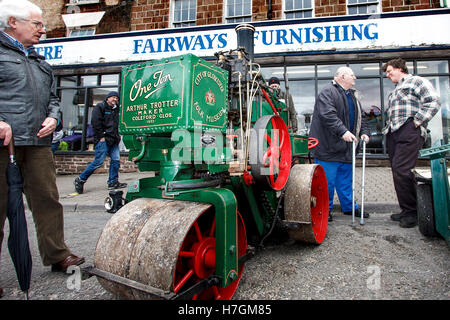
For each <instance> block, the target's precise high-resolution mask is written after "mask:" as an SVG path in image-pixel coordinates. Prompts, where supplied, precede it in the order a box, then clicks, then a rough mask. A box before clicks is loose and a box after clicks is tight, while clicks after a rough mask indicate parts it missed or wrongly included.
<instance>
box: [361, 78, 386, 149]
mask: <svg viewBox="0 0 450 320" xmlns="http://www.w3.org/2000/svg"><path fill="white" fill-rule="evenodd" d="M354 89H355V90H356V91H355V95H356V97H357V98H358V100H359V101H360V102H361V107H362V111H363V112H364V115H365V117H366V120H367V125H368V126H369V130H370V141H369V144H368V145H367V148H368V149H367V152H370V153H382V152H383V134H382V133H381V131H382V129H383V126H384V124H383V120H382V106H381V93H380V91H381V90H380V80H379V78H372V79H357V80H356V81H355V86H354Z"/></svg>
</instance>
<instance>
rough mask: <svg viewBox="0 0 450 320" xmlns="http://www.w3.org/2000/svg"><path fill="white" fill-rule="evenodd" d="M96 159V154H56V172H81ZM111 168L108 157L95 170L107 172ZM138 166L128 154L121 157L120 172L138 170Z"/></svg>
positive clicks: (96, 171) (62, 173)
mask: <svg viewBox="0 0 450 320" xmlns="http://www.w3.org/2000/svg"><path fill="white" fill-rule="evenodd" d="M93 160H94V154H56V155H55V166H56V174H61V175H64V174H80V173H81V172H83V170H84V169H86V166H87V165H88V164H89V162H92V161H93ZM108 170H109V158H106V160H105V162H104V163H103V166H101V167H100V168H98V169H97V170H95V172H94V174H95V173H107V172H108ZM136 171H138V168H137V166H136V165H135V164H134V162H132V161H129V160H128V156H127V155H121V157H120V170H119V172H136Z"/></svg>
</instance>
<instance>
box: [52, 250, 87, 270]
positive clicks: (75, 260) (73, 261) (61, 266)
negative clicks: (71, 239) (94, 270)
mask: <svg viewBox="0 0 450 320" xmlns="http://www.w3.org/2000/svg"><path fill="white" fill-rule="evenodd" d="M83 263H84V258H83V257H81V258H80V257H77V256H76V255H74V254H70V255H69V256H68V257H67V258H65V259H64V260H62V261H60V262H58V263H55V264H52V271H62V272H66V270H67V268H68V267H70V266H79V265H80V264H83Z"/></svg>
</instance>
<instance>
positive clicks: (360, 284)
mask: <svg viewBox="0 0 450 320" xmlns="http://www.w3.org/2000/svg"><path fill="white" fill-rule="evenodd" d="M151 175H152V173H151V172H144V173H140V172H134V173H120V174H119V180H120V181H121V182H126V183H128V184H129V185H130V184H132V182H133V181H135V180H137V179H139V178H142V177H146V176H151ZM365 176H366V179H365V180H366V181H365V208H367V211H368V212H370V213H371V217H370V219H368V220H367V223H366V224H365V225H362V226H361V225H360V224H359V223H354V224H353V223H352V222H351V217H348V216H345V215H343V214H342V213H341V212H339V205H338V200H337V201H336V206H335V208H334V210H333V211H336V212H335V213H334V214H333V217H334V219H333V222H331V223H329V224H328V227H327V235H326V238H325V240H324V242H323V243H322V244H321V245H320V246H317V245H312V244H307V243H301V242H295V241H293V240H290V239H289V238H288V237H287V236H286V235H284V236H283V235H282V234H281V235H279V236H277V237H275V236H274V237H270V238H268V239H267V241H266V242H265V243H264V246H263V247H262V248H260V249H259V250H258V252H257V254H256V255H255V256H254V257H253V258H252V259H250V260H249V261H247V262H246V264H245V270H244V273H243V276H242V279H241V281H240V283H239V288H238V289H237V292H236V293H235V295H234V297H233V299H234V300H235V301H236V300H244V303H245V301H246V300H256V302H257V301H258V300H271V301H270V302H264V303H265V304H269V305H272V304H274V303H275V302H274V301H273V300H353V299H358V300H359V299H361V300H405V299H406V300H450V290H449V288H450V259H449V253H450V251H449V246H448V244H447V242H446V241H445V240H444V239H442V238H428V237H425V236H423V235H422V234H421V233H420V232H419V230H418V228H417V227H416V228H408V229H406V228H400V227H399V226H398V223H394V222H393V221H391V220H390V218H389V216H390V214H391V213H392V212H399V211H400V209H399V207H398V204H397V198H396V196H395V192H394V189H393V183H392V176H391V170H390V168H387V167H367V168H366V172H365ZM75 178H76V176H75V175H59V176H57V184H58V187H59V192H60V201H61V203H62V204H63V206H64V235H65V240H66V244H67V245H68V247H69V248H70V250H71V251H72V252H73V253H75V254H77V255H79V256H83V257H85V258H86V262H85V264H83V267H86V266H92V265H94V253H95V252H96V247H97V241H98V239H99V237H100V234H101V232H102V231H103V229H104V227H105V225H106V223H107V222H108V221H109V220H110V219H111V217H114V215H111V214H109V213H107V212H106V211H105V209H104V207H103V202H104V199H105V197H106V196H107V195H108V193H109V191H108V189H107V186H106V181H107V178H108V175H107V174H94V175H92V176H91V177H90V178H89V180H88V181H87V183H86V184H85V192H84V193H83V194H81V195H73V193H74V186H73V181H74V179H75ZM360 181H361V168H357V172H356V185H357V187H356V192H357V195H356V199H357V200H358V203H360V199H361V184H360ZM123 190H124V191H125V192H126V189H123ZM25 203H26V202H25ZM26 216H27V221H28V232H29V241H30V249H31V252H32V256H33V271H32V281H31V289H30V299H32V300H65V301H72V300H117V299H118V297H116V296H115V294H113V293H110V292H108V291H106V290H105V289H104V288H103V287H102V285H101V284H100V282H99V281H98V279H97V278H96V277H91V278H88V279H86V280H82V281H81V272H79V271H80V270H79V269H78V273H77V270H75V273H74V274H72V275H68V274H65V273H61V272H51V271H50V268H49V267H48V266H44V265H43V264H42V263H41V259H40V255H39V250H38V245H37V237H36V230H35V227H34V223H33V219H32V216H31V212H30V211H29V210H27V212H26ZM8 234H9V226H8V223H6V225H5V241H3V243H2V250H1V256H0V261H1V264H0V287H3V288H4V289H5V294H4V297H3V298H2V299H1V300H2V302H3V303H4V301H3V300H22V299H23V293H22V292H21V291H20V289H19V287H18V283H17V277H16V273H15V270H14V266H13V263H12V261H11V259H10V255H9V253H8V250H7V247H6V243H7V241H6V239H7V237H8ZM280 262H281V263H280ZM183 303H184V302H183ZM110 306H112V305H108V308H109V307H110ZM117 306H118V307H121V308H123V304H118V305H117ZM136 306H137V305H136V304H134V305H133V308H135V307H136ZM139 306H143V307H144V306H145V307H146V308H148V305H147V304H139ZM151 306H152V307H155V306H160V308H164V310H161V311H164V312H165V314H171V313H173V315H174V317H177V316H178V317H179V315H177V314H176V312H177V310H178V308H176V306H174V305H168V304H157V305H155V304H152V305H151ZM186 306H188V305H187V304H186ZM284 306H285V305H283V308H284ZM298 306H300V308H301V310H304V308H305V304H304V303H303V302H302V304H301V305H295V308H296V309H295V310H298ZM310 306H313V307H314V308H315V310H316V309H317V304H313V305H310ZM335 306H336V305H334V307H335ZM410 306H411V305H409V306H408V309H409V308H410ZM418 306H423V304H418ZM443 306H444V305H443ZM334 307H333V308H334ZM344 307H347V309H348V305H344ZM6 308H7V307H6ZM27 308H28V307H27ZM108 308H107V309H108ZM95 309H96V310H101V312H102V315H103V316H104V314H103V313H104V312H105V310H106V309H105V308H100V309H99V308H95ZM372 309H373V308H372ZM27 310H31V309H27ZM108 310H109V309H108ZM401 310H402V311H401V312H402V315H403V312H404V310H403V308H401ZM143 311H144V310H143ZM311 311H312V310H311ZM347 311H348V310H347ZM347 311H346V312H347ZM372 311H373V310H372ZM372 311H371V312H372ZM275 313H277V314H278V312H276V311H275V310H273V314H274V317H275ZM289 314H292V313H291V312H289ZM194 318H195V317H194Z"/></svg>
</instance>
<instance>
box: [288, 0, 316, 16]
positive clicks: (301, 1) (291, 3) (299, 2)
mask: <svg viewBox="0 0 450 320" xmlns="http://www.w3.org/2000/svg"><path fill="white" fill-rule="evenodd" d="M313 8H314V1H313V0H285V1H284V14H285V17H286V19H298V18H311V17H312V16H313Z"/></svg>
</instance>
